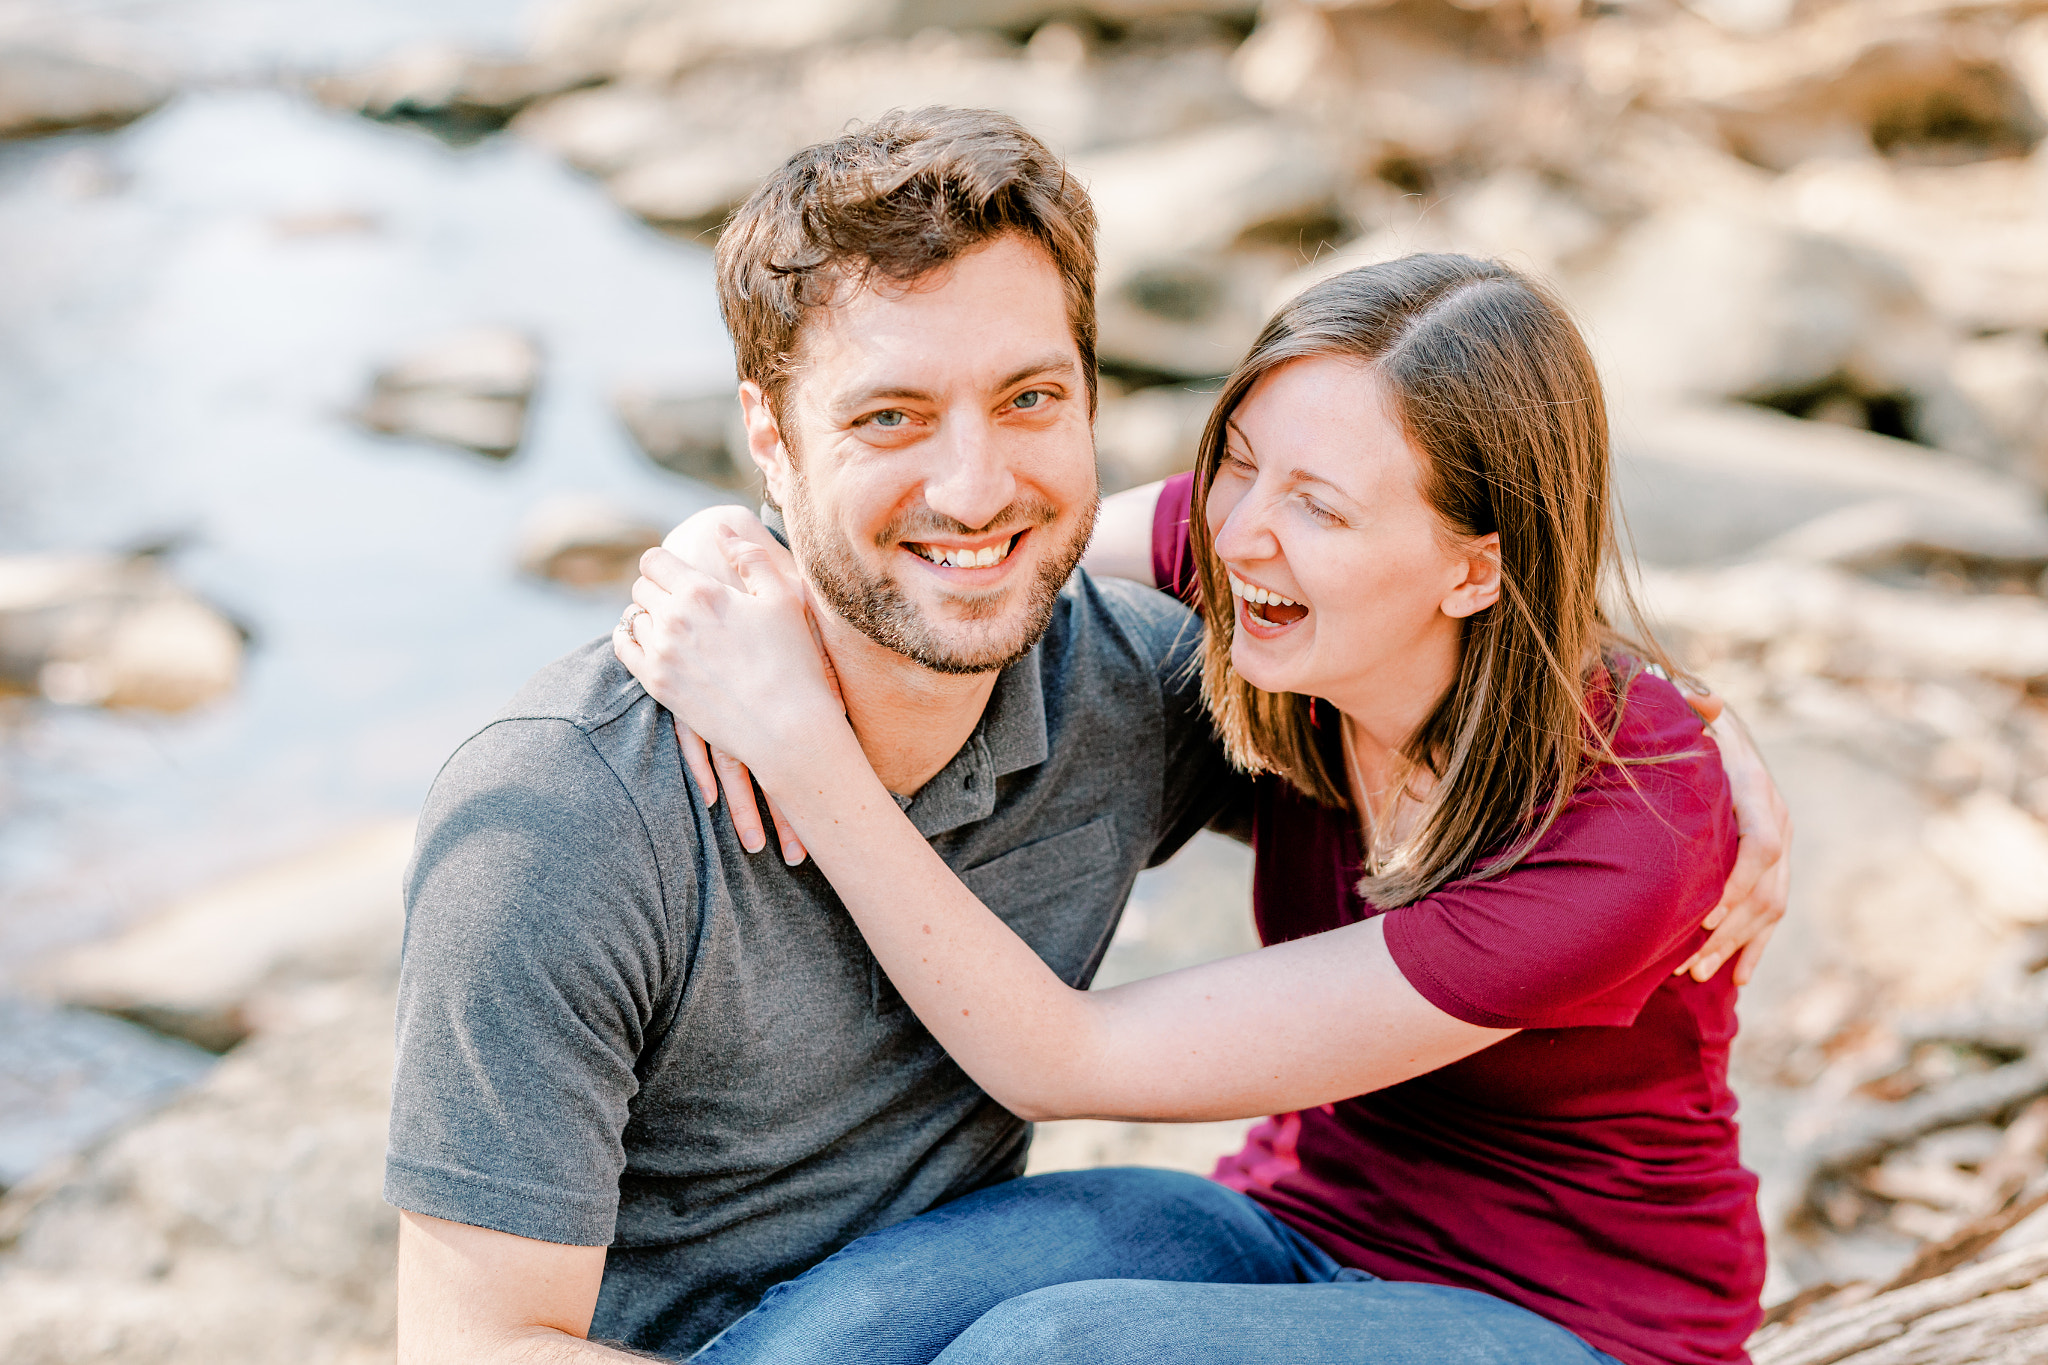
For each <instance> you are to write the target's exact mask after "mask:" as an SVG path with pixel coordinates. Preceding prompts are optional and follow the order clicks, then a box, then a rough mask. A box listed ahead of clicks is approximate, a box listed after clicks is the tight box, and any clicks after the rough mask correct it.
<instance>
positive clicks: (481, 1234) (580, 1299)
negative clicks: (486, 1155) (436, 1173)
mask: <svg viewBox="0 0 2048 1365" xmlns="http://www.w3.org/2000/svg"><path fill="white" fill-rule="evenodd" d="M604 1253H605V1249H604V1248H603V1247H577V1246H559V1245H557V1244H555V1243H553V1242H536V1241H534V1240H533V1239H532V1238H530V1237H514V1236H513V1235H512V1234H511V1233H509V1232H493V1231H491V1230H490V1229H489V1228H473V1227H470V1226H468V1225H467V1224H463V1223H451V1222H448V1221H447V1220H446V1219H443V1218H429V1217H428V1216H426V1215H425V1214H422V1213H403V1212H401V1213H400V1215H399V1220H398V1365H472V1363H473V1362H475V1363H481V1362H505V1365H512V1362H517V1363H518V1365H556V1362H558V1361H559V1362H562V1365H581V1362H585V1361H589V1362H597V1361H606V1360H645V1359H649V1358H650V1357H647V1356H643V1355H640V1354H639V1353H638V1352H634V1351H624V1350H619V1349H615V1348H613V1347H609V1346H599V1345H595V1344H593V1343H591V1342H590V1341H587V1340H585V1338H586V1337H587V1336H588V1335H589V1334H590V1319H591V1315H592V1314H593V1313H595V1312H596V1311H597V1286H598V1282H599V1281H600V1280H601V1279H603V1277H604Z"/></svg>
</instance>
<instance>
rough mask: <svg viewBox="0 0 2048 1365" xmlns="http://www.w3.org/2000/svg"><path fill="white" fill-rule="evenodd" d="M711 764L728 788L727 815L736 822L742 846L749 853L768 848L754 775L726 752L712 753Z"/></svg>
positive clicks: (716, 751) (733, 829) (720, 781)
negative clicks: (755, 794) (756, 797)
mask: <svg viewBox="0 0 2048 1365" xmlns="http://www.w3.org/2000/svg"><path fill="white" fill-rule="evenodd" d="M711 764H712V766H713V767H714V768H716V769H717V770H718V780H719V783H720V785H722V786H723V787H724V788H725V798H726V800H725V815H726V819H728V820H730V821H732V832H733V833H734V834H736V835H738V836H739V840H740V847H741V848H743V849H745V850H746V851H747V852H749V853H759V852H760V851H761V850H762V849H764V848H766V847H768V835H767V832H766V831H765V830H763V829H762V827H761V808H760V807H759V806H757V805H755V804H754V775H753V774H752V773H750V772H748V771H747V765H746V764H744V763H742V762H740V761H739V760H738V759H736V758H734V757H733V756H732V755H731V754H729V753H727V752H725V751H724V750H723V749H719V748H713V749H712V750H711Z"/></svg>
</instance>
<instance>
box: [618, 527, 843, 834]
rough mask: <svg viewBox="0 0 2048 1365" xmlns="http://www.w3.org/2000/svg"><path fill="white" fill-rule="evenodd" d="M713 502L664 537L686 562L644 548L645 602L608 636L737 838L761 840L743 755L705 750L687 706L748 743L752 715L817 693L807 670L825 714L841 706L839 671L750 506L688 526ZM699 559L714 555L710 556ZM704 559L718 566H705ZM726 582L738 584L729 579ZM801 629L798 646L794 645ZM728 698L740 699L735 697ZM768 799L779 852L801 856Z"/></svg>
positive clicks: (641, 598) (756, 727) (781, 554)
mask: <svg viewBox="0 0 2048 1365" xmlns="http://www.w3.org/2000/svg"><path fill="white" fill-rule="evenodd" d="M731 510H732V509H714V513H724V512H728V511H731ZM714 513H700V514H699V515H698V516H697V517H694V518H692V519H691V521H690V522H686V523H685V524H684V526H683V527H680V528H678V531H677V533H676V534H673V535H671V537H670V540H669V544H671V545H674V544H677V542H678V540H679V539H682V540H684V542H685V543H684V544H683V545H682V546H681V547H680V548H683V549H685V550H686V551H687V552H689V553H690V554H691V558H692V560H693V561H694V562H693V563H685V562H684V561H683V560H682V559H680V558H678V557H677V556H676V555H674V554H671V553H670V552H669V551H668V550H667V549H665V548H663V549H654V550H649V551H648V552H647V554H646V555H645V556H643V557H642V559H641V565H640V567H641V577H640V580H639V581H638V582H636V583H635V584H634V585H633V600H634V602H635V603H636V604H637V605H638V606H639V607H641V608H644V609H645V610H644V612H643V613H636V614H635V615H636V619H635V620H634V621H633V622H632V627H631V629H630V630H628V629H625V628H624V627H623V626H622V628H621V629H620V630H618V631H615V632H614V633H613V637H612V648H613V652H614V653H616V654H617V655H618V657H619V661H620V662H621V663H623V664H625V665H626V667H627V668H629V669H631V670H632V672H633V675H634V676H635V677H636V678H638V679H639V680H640V683H641V685H642V686H644V687H645V688H646V689H647V691H648V694H649V695H650V696H652V697H654V699H655V700H657V701H659V702H661V703H662V704H663V705H665V706H667V707H668V708H669V710H670V711H671V712H672V713H673V714H674V716H675V725H676V739H677V742H678V744H679V745H680V746H681V748H682V751H683V758H684V762H685V764H686V765H687V766H688V767H689V769H690V772H691V776H692V777H693V778H694V779H695V781H696V783H697V786H698V788H699V790H700V791H701V792H702V794H703V796H704V803H705V805H707V806H710V805H715V804H716V803H717V800H718V788H719V785H720V783H721V782H722V783H723V785H724V787H725V791H726V795H727V797H728V798H729V805H728V810H730V811H731V813H732V822H733V828H734V831H735V832H736V833H737V834H738V835H739V837H740V842H741V844H742V846H743V847H745V848H747V849H748V850H749V851H750V852H758V851H759V850H760V849H761V848H762V847H763V846H765V843H766V840H765V838H764V836H763V832H762V828H761V821H760V816H759V813H758V812H757V811H756V810H755V808H754V801H753V782H752V780H751V778H750V775H749V773H748V771H747V767H746V765H745V764H744V763H742V762H741V761H740V760H739V759H737V758H736V757H734V756H733V755H732V754H731V753H730V752H728V751H727V750H726V749H725V748H724V747H723V746H718V745H713V746H712V747H711V750H710V753H709V754H708V755H707V753H706V746H705V742H704V740H703V739H702V738H700V737H699V736H700V734H701V733H702V724H694V725H693V724H692V723H691V721H690V719H689V717H691V716H692V715H696V716H698V717H707V716H708V717H716V718H717V719H716V720H715V721H713V722H710V723H715V724H719V725H721V726H731V727H732V731H731V732H732V733H735V734H739V735H743V736H746V737H747V742H748V743H749V744H753V743H754V742H755V741H756V738H757V737H763V730H762V728H761V725H760V724H758V723H756V722H766V723H768V724H769V725H770V726H771V727H772V723H773V722H774V721H775V720H776V719H777V718H778V717H780V716H782V715H783V714H784V712H785V711H789V710H795V711H799V712H800V711H802V709H803V708H804V706H805V705H806V703H807V702H815V700H816V698H817V694H815V693H812V692H807V691H806V686H805V685H806V683H807V682H808V681H810V680H812V679H815V680H817V681H819V682H822V683H823V684H824V688H823V693H822V695H823V696H824V697H825V698H826V699H828V701H829V706H830V716H831V717H832V718H839V717H841V716H842V715H843V713H842V711H841V709H840V707H839V705H838V695H839V685H838V679H837V677H836V675H834V673H833V672H832V666H831V660H830V658H829V657H828V656H827V655H826V654H825V652H824V647H823V644H822V641H820V640H819V639H818V636H817V632H816V628H815V626H814V625H813V623H812V622H811V619H810V616H809V612H808V610H807V608H806V601H805V595H804V591H803V587H802V584H801V580H799V579H798V578H797V577H796V573H795V565H794V562H793V561H792V560H790V558H789V554H788V551H786V550H784V549H783V548H782V547H781V545H780V544H777V543H775V542H774V541H773V540H772V538H771V537H769V535H768V533H767V531H766V529H765V528H762V527H761V526H760V523H759V522H758V521H754V519H753V518H751V517H746V521H747V523H749V526H748V527H744V528H739V529H735V528H734V527H732V526H731V525H729V524H725V523H724V522H723V521H722V520H717V519H714V520H712V521H711V522H710V524H709V525H707V526H703V527H696V532H697V534H696V535H695V536H694V537H684V536H683V532H684V531H686V530H689V529H690V528H692V527H695V524H696V523H697V522H699V521H702V520H705V519H706V518H710V517H713V515H714ZM737 515H740V516H744V515H745V514H744V513H739V514H737ZM747 529H752V530H755V531H758V533H759V534H758V536H749V535H746V534H744V532H745V530H747ZM763 542H766V543H763ZM714 557H715V558H714ZM706 560H713V562H712V563H711V564H709V565H707V564H706V563H705V561H706ZM707 567H709V568H713V569H716V570H721V571H722V572H719V573H716V574H715V575H714V574H713V573H707V572H704V571H703V570H704V569H705V568H707ZM720 580H724V581H720ZM727 583H733V584H738V585H740V587H739V588H738V589H737V590H735V589H734V588H732V587H728V586H726V584H727ZM797 641H800V642H801V645H802V648H801V650H800V651H799V650H796V649H795V647H794V642H797ZM706 650H709V651H711V652H709V653H706V652H704V651H706ZM713 661H716V667H713V666H712V663H713ZM742 678H747V679H751V681H740V679H742ZM749 688H752V689H754V690H753V691H751V692H750V691H749V690H748V689H749ZM735 698H737V699H738V700H740V701H742V702H745V703H747V705H745V706H743V707H739V708H735V707H734V706H733V705H732V704H731V703H732V702H733V701H734V699H735ZM763 702H766V703H769V704H768V705H763V704H761V703H763ZM784 702H786V703H788V705H787V706H784V705H782V703H784ZM771 732H772V731H771ZM769 743H770V745H771V746H772V745H773V743H774V741H773V740H772V739H770V740H769ZM768 810H769V814H770V816H771V817H772V818H773V819H774V822H775V827H776V832H777V835H778V838H779V842H780V844H781V847H782V853H783V857H784V859H785V860H786V861H787V862H789V863H790V864H792V865H794V864H796V863H799V862H802V861H803V859H804V856H805V852H804V848H803V845H802V843H801V842H800V841H799V840H798V838H797V835H796V832H795V830H794V829H793V828H791V827H790V825H789V823H788V821H786V820H785V819H784V818H783V816H782V813H781V812H780V811H779V810H777V809H776V806H775V803H774V801H773V800H772V799H771V800H770V801H769V805H768Z"/></svg>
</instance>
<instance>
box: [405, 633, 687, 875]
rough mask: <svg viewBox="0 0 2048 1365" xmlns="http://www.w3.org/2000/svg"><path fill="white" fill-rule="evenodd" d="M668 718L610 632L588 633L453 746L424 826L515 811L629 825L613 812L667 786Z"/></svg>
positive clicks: (550, 819) (562, 820)
mask: <svg viewBox="0 0 2048 1365" xmlns="http://www.w3.org/2000/svg"><path fill="white" fill-rule="evenodd" d="M664 719H665V713H663V712H662V711H661V710H660V708H659V707H658V706H657V705H656V704H655V703H654V701H653V699H652V698H650V697H649V696H648V695H647V693H646V691H645V690H644V689H643V688H642V687H641V686H640V684H639V683H638V682H637V681H636V680H635V679H634V678H633V675H632V674H631V673H629V672H628V671H627V670H626V668H625V666H624V665H623V664H621V663H619V661H618V660H617V659H616V658H614V657H613V655H612V652H611V642H610V640H609V638H602V639H598V640H593V641H592V642H590V643H589V644H587V645H584V646H582V647H581V648H578V649H575V650H572V651H571V652H570V653H568V654H565V655H563V656H562V657H561V658H559V659H556V660H555V661H554V662H553V663H550V664H548V665H547V666H546V667H544V668H542V669H541V670H540V671H539V672H537V673H535V674H534V675H533V676H532V677H531V678H529V679H528V680H527V681H526V683H525V684H524V685H523V686H522V687H521V688H520V689H519V691H518V692H516V693H515V694H514V695H513V697H512V699H511V701H509V702H508V703H507V704H506V705H505V706H504V708H503V709H502V710H500V711H499V712H498V714H497V715H496V716H494V717H492V718H491V719H490V720H488V721H486V722H485V723H484V724H483V725H482V726H480V727H479V728H478V729H477V730H475V731H474V732H472V733H471V734H470V735H469V737H468V738H467V739H465V740H464V741H463V742H462V744H461V745H460V746H458V747H457V749H456V750H455V752H454V754H453V755H451V756H450V757H449V759H448V761H447V762H446V763H445V764H444V765H442V768H441V771H440V774H439V775H438V776H437V777H436V778H435V781H434V787H433V791H432V792H431V794H430V795H429V797H428V800H427V808H426V811H425V813H424V815H423V826H424V825H430V824H435V823H439V822H440V821H443V820H449V819H453V820H456V821H458V822H464V821H469V820H475V819H479V818H494V819H505V818H507V817H509V816H512V815H513V814H514V813H515V812H516V813H517V816H518V817H519V822H520V823H530V822H536V821H538V822H541V823H544V824H545V823H556V824H558V826H566V827H570V828H577V829H586V828H587V829H588V830H592V831H594V830H599V829H606V828H609V829H612V830H613V831H614V832H615V833H617V834H619V835H624V834H627V833H629V832H632V831H634V830H636V829H637V828H638V827H639V826H640V825H641V824H642V823H643V822H641V821H638V820H625V821H623V822H622V821H621V820H620V819H619V817H621V816H624V815H626V814H627V813H628V812H629V811H637V810H638V808H639V807H640V806H641V805H643V804H644V803H645V802H646V801H647V800H649V799H650V798H655V799H659V798H662V797H664V796H665V795H667V794H669V793H667V791H666V789H667V788H668V787H670V786H672V785H673V783H672V782H671V781H670V779H672V778H673V777H674V776H676V773H675V772H674V771H672V770H674V769H677V768H679V766H680V764H679V761H678V756H677V755H676V754H675V753H674V752H673V747H674V741H673V738H672V736H671V735H670V733H669V730H668V727H667V726H666V725H665V724H664V723H663V722H664ZM665 739H666V740H667V748H668V751H669V752H668V753H667V754H666V755H664V754H663V753H662V752H661V750H662V749H663V741H664V740H665ZM664 757H665V758H666V760H667V761H666V762H664V761H663V760H664ZM657 789H659V790H657Z"/></svg>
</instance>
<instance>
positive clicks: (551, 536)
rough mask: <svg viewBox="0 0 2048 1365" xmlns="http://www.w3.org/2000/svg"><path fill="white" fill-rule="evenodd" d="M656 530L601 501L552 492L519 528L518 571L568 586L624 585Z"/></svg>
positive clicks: (658, 532) (657, 535)
mask: <svg viewBox="0 0 2048 1365" xmlns="http://www.w3.org/2000/svg"><path fill="white" fill-rule="evenodd" d="M661 536H662V528H661V527H659V526H656V525H655V524H654V523H653V522H650V521H646V520H643V519H642V518H639V517H636V516H634V515H633V514H632V513H630V512H627V511H625V510H624V509H623V508H619V507H616V506H614V505H612V504H611V503H609V502H607V501H605V500H604V499H602V498H592V497H582V496H577V495H574V494H558V495H556V496H554V497H551V498H549V499H547V500H546V501H545V502H543V503H541V504H540V505H539V506H538V507H536V508H534V510H533V511H532V512H531V513H530V514H528V516H527V518H526V520H525V522H524V523H522V524H521V526H520V528H519V568H520V570H521V572H523V573H529V574H532V575H534V576H535V577H538V578H551V579H553V580H555V581H556V582H557V583H565V584H567V585H568V586H570V587H572V588H598V587H604V586H606V585H609V584H615V583H630V582H632V581H633V579H634V578H635V577H637V576H638V575H639V572H640V556H641V555H643V554H645V553H646V552H647V551H649V550H651V549H653V548H654V547H655V546H657V545H659V544H661Z"/></svg>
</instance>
